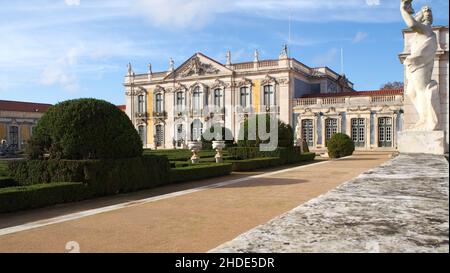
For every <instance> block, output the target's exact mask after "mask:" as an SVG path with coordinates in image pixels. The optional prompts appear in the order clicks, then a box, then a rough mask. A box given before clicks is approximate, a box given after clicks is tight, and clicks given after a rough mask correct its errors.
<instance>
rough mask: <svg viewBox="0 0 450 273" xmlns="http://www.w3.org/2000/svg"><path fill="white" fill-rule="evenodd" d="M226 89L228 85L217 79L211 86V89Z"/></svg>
mask: <svg viewBox="0 0 450 273" xmlns="http://www.w3.org/2000/svg"><path fill="white" fill-rule="evenodd" d="M225 87H227V84H226V83H225V82H223V81H221V80H219V79H216V80H215V81H214V83H213V84H212V85H211V86H210V88H211V89H216V88H225Z"/></svg>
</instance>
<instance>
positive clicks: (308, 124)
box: [302, 119, 314, 147]
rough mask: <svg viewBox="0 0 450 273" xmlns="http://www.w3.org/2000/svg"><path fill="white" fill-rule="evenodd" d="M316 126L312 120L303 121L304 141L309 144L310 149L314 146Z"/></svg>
mask: <svg viewBox="0 0 450 273" xmlns="http://www.w3.org/2000/svg"><path fill="white" fill-rule="evenodd" d="M313 132H314V126H313V120H312V119H304V120H302V139H304V140H305V141H306V143H308V146H309V147H312V146H313V145H314V134H313Z"/></svg>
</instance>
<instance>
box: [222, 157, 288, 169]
mask: <svg viewBox="0 0 450 273" xmlns="http://www.w3.org/2000/svg"><path fill="white" fill-rule="evenodd" d="M227 162H230V163H232V164H233V171H235V172H245V171H251V170H257V169H263V168H270V167H275V166H279V165H281V160H280V158H278V157H262V158H252V159H245V160H230V161H227Z"/></svg>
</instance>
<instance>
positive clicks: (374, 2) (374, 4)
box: [366, 0, 380, 6]
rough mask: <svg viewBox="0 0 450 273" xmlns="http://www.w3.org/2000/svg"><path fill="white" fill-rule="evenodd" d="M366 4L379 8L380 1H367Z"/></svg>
mask: <svg viewBox="0 0 450 273" xmlns="http://www.w3.org/2000/svg"><path fill="white" fill-rule="evenodd" d="M366 4H367V5H369V6H379V5H380V0H366Z"/></svg>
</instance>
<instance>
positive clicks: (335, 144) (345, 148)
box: [327, 133, 355, 158]
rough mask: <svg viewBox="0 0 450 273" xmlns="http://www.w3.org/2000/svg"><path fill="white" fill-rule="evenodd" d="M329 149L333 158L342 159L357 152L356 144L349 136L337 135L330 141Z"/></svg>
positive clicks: (328, 143)
mask: <svg viewBox="0 0 450 273" xmlns="http://www.w3.org/2000/svg"><path fill="white" fill-rule="evenodd" d="M327 148H328V155H329V156H330V157H331V158H340V157H344V156H349V155H352V154H353V152H354V151H355V143H353V140H352V139H351V138H350V137H349V136H348V135H346V134H342V133H337V134H334V135H333V136H331V138H330V140H328V142H327Z"/></svg>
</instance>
